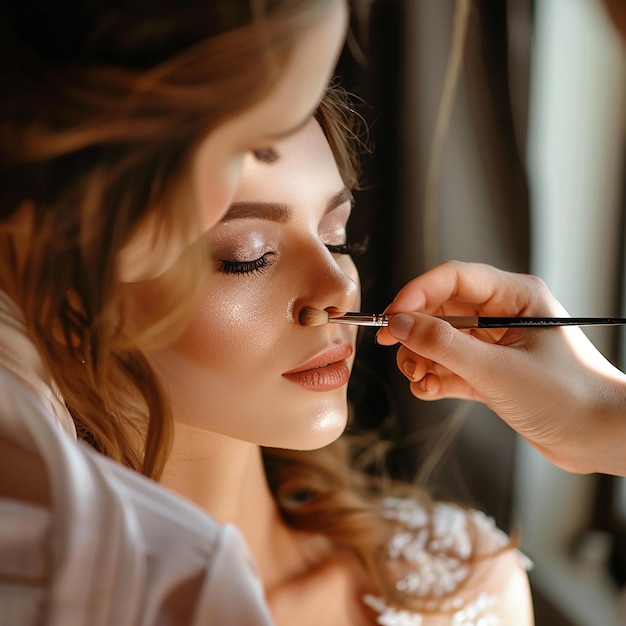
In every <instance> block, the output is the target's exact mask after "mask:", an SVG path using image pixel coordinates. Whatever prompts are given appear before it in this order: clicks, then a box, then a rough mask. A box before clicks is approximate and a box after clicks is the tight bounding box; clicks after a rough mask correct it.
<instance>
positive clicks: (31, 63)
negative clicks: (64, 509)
mask: <svg viewBox="0 0 626 626" xmlns="http://www.w3.org/2000/svg"><path fill="white" fill-rule="evenodd" d="M330 1H331V0H211V1H208V0H186V1H185V2H180V1H179V0H164V1H162V2H156V3H155V2H148V1H147V0H127V1H126V2H125V3H123V4H122V6H123V8H120V6H121V5H120V3H114V4H112V3H110V2H107V0H93V1H90V2H75V3H68V2H62V1H60V0H33V1H32V2H21V1H18V0H7V2H3V3H2V7H0V70H1V71H0V74H1V75H2V82H3V97H2V98H1V99H0V220H3V221H1V222H0V288H2V289H4V290H5V291H7V292H8V293H9V294H10V295H11V297H12V298H13V299H14V300H15V301H16V302H17V304H18V306H19V307H20V309H21V310H22V312H23V315H24V320H25V324H26V327H27V331H28V332H29V334H30V336H31V337H32V339H33V341H34V342H35V345H36V347H37V349H38V351H39V353H40V355H41V357H42V359H43V361H44V363H45V365H46V366H47V367H48V369H49V370H50V372H51V373H52V375H53V378H54V380H55V382H56V383H57V385H58V387H59V389H60V391H61V393H62V395H63V397H64V399H65V401H66V403H67V405H68V407H69V409H70V411H71V413H72V416H73V417H74V421H75V423H76V428H77V432H78V436H79V438H82V439H85V440H87V441H88V442H90V443H91V444H92V445H93V446H94V447H95V448H96V449H98V450H99V451H101V452H102V453H104V454H106V455H107V456H109V457H111V458H113V459H115V460H117V461H119V462H121V463H123V464H124V465H126V466H128V467H131V468H133V469H136V470H138V471H141V472H143V473H144V474H145V475H147V476H150V477H153V478H158V477H159V475H160V473H161V471H162V469H163V465H164V462H165V459H166V458H167V454H168V452H169V447H170V442H171V437H172V434H171V432H172V421H171V416H170V411H169V408H168V405H167V403H166V402H165V401H164V397H163V394H162V393H161V390H160V389H159V386H158V384H157V383H156V381H155V378H154V376H153V375H152V373H151V371H150V368H149V366H148V364H147V361H146V359H145V357H144V356H143V354H142V352H141V350H140V349H139V348H140V347H141V345H143V344H142V341H143V342H144V343H147V342H149V341H150V340H151V339H154V338H156V337H160V336H161V337H162V336H165V335H167V330H168V329H172V328H177V327H178V326H180V324H181V323H182V320H183V319H184V318H185V317H186V313H187V311H188V309H189V306H190V304H191V302H193V300H194V297H195V295H196V292H197V288H198V285H200V284H201V280H200V277H201V275H202V273H203V272H204V271H205V263H206V261H205V260H204V258H202V257H201V255H200V252H199V249H200V246H195V247H194V246H190V247H189V249H188V251H187V252H186V253H185V254H184V255H183V257H182V258H181V260H180V261H179V262H178V263H177V265H176V267H175V268H174V271H175V272H176V280H174V281H173V282H172V284H173V285H174V286H175V287H174V288H173V290H172V291H170V292H169V293H168V294H164V297H163V298H162V299H161V301H160V302H159V304H158V307H156V308H155V309H154V310H153V311H152V316H151V319H150V320H147V321H146V327H145V328H142V329H141V332H138V333H136V335H134V336H132V337H129V336H127V334H126V333H125V332H124V289H123V285H122V284H121V283H120V279H119V276H118V271H117V270H118V268H117V266H116V263H117V260H118V257H119V253H120V251H121V250H122V249H123V248H124V245H125V244H126V243H127V242H128V241H129V238H130V237H131V236H132V235H133V233H134V232H135V231H136V229H137V227H138V225H140V224H141V223H142V221H143V220H145V219H146V216H150V217H154V218H155V222H156V225H157V232H158V237H157V239H158V243H159V244H161V245H164V246H165V247H167V244H168V242H170V241H175V242H180V241H190V240H191V239H192V238H193V233H196V232H198V227H199V225H198V219H199V216H197V215H195V214H193V212H192V211H191V209H188V208H187V209H186V207H184V206H181V203H177V202H175V201H173V199H174V198H175V196H176V192H177V188H178V183H179V181H180V180H181V177H182V176H183V175H184V174H185V171H186V169H187V165H188V163H189V161H190V160H191V159H192V157H193V154H194V149H195V148H196V147H197V146H198V144H199V143H200V142H201V141H202V140H203V139H204V138H205V137H206V136H207V135H208V134H209V133H210V132H211V131H212V130H213V129H214V128H216V127H217V126H219V125H220V124H222V123H223V122H224V121H225V120H227V119H228V118H230V117H232V116H234V115H236V114H238V113H240V112H242V111H245V110H246V109H247V108H249V107H251V106H252V105H254V104H255V103H256V102H258V101H259V100H260V99H262V98H263V96H264V95H265V94H267V93H268V92H269V90H270V89H271V88H272V86H273V85H274V84H275V82H276V81H277V80H278V79H279V78H280V76H281V75H282V68H283V67H284V65H285V63H286V62H287V61H288V59H289V55H290V53H291V50H292V47H293V44H294V43H295V42H296V41H297V40H298V38H299V36H300V35H301V34H302V33H303V32H305V30H306V29H307V28H309V27H310V26H311V24H314V23H316V21H317V20H319V19H320V17H321V15H322V14H323V11H324V10H327V7H328V6H329V4H330ZM24 206H26V207H27V208H28V209H29V210H30V211H31V212H32V216H33V229H32V230H33V235H32V238H31V243H30V247H29V250H28V255H27V258H26V260H25V262H24V263H23V264H22V263H21V262H20V261H19V257H18V255H17V253H16V246H17V244H16V240H15V232H14V231H12V226H11V224H10V221H7V218H9V217H10V216H11V215H12V213H13V212H14V211H15V210H16V209H18V208H23V207H24ZM156 207H158V209H157V208H156ZM140 340H141V341H140ZM146 415H147V418H146ZM140 423H141V432H142V433H144V434H145V446H144V449H143V450H137V449H136V444H131V442H130V441H129V438H128V430H129V428H138V426H137V425H138V424H140Z"/></svg>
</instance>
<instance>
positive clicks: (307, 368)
mask: <svg viewBox="0 0 626 626" xmlns="http://www.w3.org/2000/svg"><path fill="white" fill-rule="evenodd" d="M352 352H353V349H352V346H350V345H349V344H338V345H333V346H331V347H329V348H326V349H325V350H323V351H322V352H319V353H318V354H316V355H315V356H314V357H313V358H312V359H309V360H308V361H307V362H306V363H303V364H302V365H300V366H298V367H297V368H295V369H293V370H290V371H288V372H285V373H284V374H283V378H286V379H287V380H290V381H291V382H294V383H296V384H298V385H300V386H301V387H304V388H305V389H308V390H310V391H332V390H334V389H338V388H339V387H343V386H344V385H346V384H347V382H348V380H349V379H350V368H349V367H348V363H347V359H348V358H350V356H352Z"/></svg>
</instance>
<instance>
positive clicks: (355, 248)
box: [219, 241, 366, 276]
mask: <svg viewBox="0 0 626 626" xmlns="http://www.w3.org/2000/svg"><path fill="white" fill-rule="evenodd" d="M326 248H327V249H328V250H329V251H330V252H331V253H332V254H349V255H351V256H355V255H358V254H362V253H363V252H364V251H365V248H366V244H365V243H357V244H355V243H352V242H350V241H346V243H342V244H339V245H333V244H327V245H326ZM272 256H274V252H266V253H265V254H264V255H263V256H261V257H259V258H258V259H254V260H252V261H228V260H226V259H222V260H220V263H221V266H220V268H219V271H220V272H221V273H222V274H227V275H234V276H249V275H251V274H257V275H260V274H263V272H265V270H267V269H268V268H269V267H270V266H271V265H272V264H273V260H270V259H269V258H268V257H272Z"/></svg>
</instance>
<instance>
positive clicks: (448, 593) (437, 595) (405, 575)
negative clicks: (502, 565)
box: [363, 498, 507, 626]
mask: <svg viewBox="0 0 626 626" xmlns="http://www.w3.org/2000/svg"><path fill="white" fill-rule="evenodd" d="M383 505H384V508H385V517H387V518H389V519H392V520H395V521H397V522H398V529H397V531H396V532H395V533H394V535H393V536H392V537H391V539H390V540H389V542H388V544H387V557H388V559H389V562H390V565H391V566H392V568H393V571H397V572H398V580H397V583H396V587H397V589H398V591H401V592H402V593H405V594H408V595H412V596H414V597H416V598H419V599H422V598H423V599H424V601H425V603H426V604H425V606H426V608H432V609H435V610H436V609H439V610H440V613H439V614H440V615H441V614H443V613H449V615H450V622H449V623H450V624H451V625H452V626H501V625H500V620H499V618H498V617H497V616H496V615H494V614H493V613H491V612H490V607H492V606H493V605H494V604H495V602H496V598H495V597H494V596H493V595H490V594H487V593H482V594H480V595H479V596H478V597H476V598H474V599H472V601H470V602H466V601H464V600H463V599H462V598H461V597H454V595H453V594H454V592H455V591H456V590H457V589H458V588H459V587H460V585H461V584H462V583H463V582H464V581H465V580H466V579H467V578H468V576H469V575H470V573H471V566H468V565H466V564H465V561H466V560H467V559H468V558H470V557H471V556H472V553H473V551H474V546H473V543H472V539H473V537H474V536H475V533H478V534H483V533H488V534H489V535H490V536H491V537H492V538H493V540H494V543H495V545H493V549H494V550H497V549H498V548H499V547H503V546H504V545H505V544H506V543H507V537H506V535H505V534H504V533H502V532H501V531H500V530H499V529H498V528H496V526H495V524H494V522H493V520H492V519H491V518H489V517H487V516H486V515H484V514H483V513H480V512H478V511H473V510H470V511H468V510H465V509H462V508H460V507H457V506H454V505H450V504H443V503H435V504H433V506H432V508H430V509H425V508H424V507H423V506H422V505H421V504H420V503H419V502H417V501H416V500H412V499H408V498H407V499H404V498H385V499H384V500H383ZM429 599H430V600H431V602H429ZM363 600H364V602H365V604H367V606H369V607H370V608H372V609H373V610H374V611H375V612H376V613H378V618H377V623H378V624H381V626H421V625H422V623H423V619H424V618H423V617H422V616H421V615H420V614H418V613H416V612H414V611H409V610H404V609H396V608H393V607H390V606H388V605H387V604H386V603H385V601H384V600H383V599H381V598H379V597H375V596H373V595H367V596H365V597H364V598H363ZM438 612H439V611H438Z"/></svg>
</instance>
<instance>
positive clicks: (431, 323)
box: [377, 261, 626, 475]
mask: <svg viewBox="0 0 626 626" xmlns="http://www.w3.org/2000/svg"><path fill="white" fill-rule="evenodd" d="M387 312H388V313H389V314H391V315H392V317H391V321H390V325H389V327H388V328H385V329H383V330H381V331H380V332H379V333H378V336H377V340H378V342H379V343H381V344H384V345H392V344H395V343H397V342H398V341H400V342H401V344H402V345H401V346H400V348H399V350H398V354H397V363H398V367H399V368H400V369H401V371H402V372H404V374H405V376H407V378H409V380H410V381H411V382H410V387H411V391H412V393H413V394H414V395H415V396H416V397H418V398H420V399H423V400H438V399H440V398H467V399H470V400H477V401H480V402H484V403H485V404H487V405H488V406H489V407H490V408H491V409H492V410H493V411H495V412H496V413H497V414H498V415H499V416H500V417H501V418H502V419H504V420H505V421H506V422H507V423H508V424H509V425H510V426H511V427H513V428H514V429H515V430H516V431H517V432H518V433H520V434H521V435H522V436H524V437H525V438H526V439H527V440H528V441H529V443H530V444H532V445H533V446H534V447H535V448H536V449H537V450H539V451H540V452H541V453H542V454H543V455H544V456H545V457H546V458H547V459H549V460H550V461H552V462H553V463H554V464H555V465H557V466H559V467H561V468H562V469H565V470H567V471H571V472H579V473H589V472H604V473H608V474H616V475H626V454H624V441H626V418H625V417H624V415H625V412H626V411H625V407H626V375H625V374H624V373H623V372H621V371H619V370H618V369H617V368H616V367H614V366H613V365H612V364H611V363H610V362H609V361H607V360H606V359H605V358H604V357H603V356H602V354H600V352H598V350H597V349H596V348H595V347H594V346H593V344H592V343H591V342H590V341H589V339H587V337H586V335H585V334H584V333H583V331H582V329H580V328H546V329H539V328H537V329H509V330H477V331H472V332H468V331H460V330H456V329H454V328H452V326H450V325H449V324H447V323H446V322H443V321H441V320H438V319H435V318H433V317H431V315H446V314H447V315H485V316H488V315H494V316H532V315H536V316H567V312H566V311H565V310H564V309H563V307H562V306H561V304H560V303H559V302H558V301H557V300H556V298H555V297H554V296H553V295H552V294H551V293H550V291H549V290H548V288H547V287H546V285H545V284H544V283H543V281H541V280H540V279H539V278H537V277H535V276H528V275H524V274H514V273H510V272H503V271H501V270H498V269H496V268H494V267H490V266H488V265H482V264H477V263H461V262H458V261H449V262H447V263H443V264H442V265H440V266H438V267H436V268H434V269H432V270H430V271H428V272H426V273H425V274H423V275H421V276H418V277H417V278H415V279H413V280H412V281H411V282H409V283H408V284H407V285H406V286H405V287H403V289H401V290H400V292H399V293H398V295H397V296H396V298H395V300H394V301H393V303H392V304H391V305H390V306H389V307H388V308H387ZM407 312H409V313H407ZM424 313H427V314H429V315H424Z"/></svg>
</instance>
